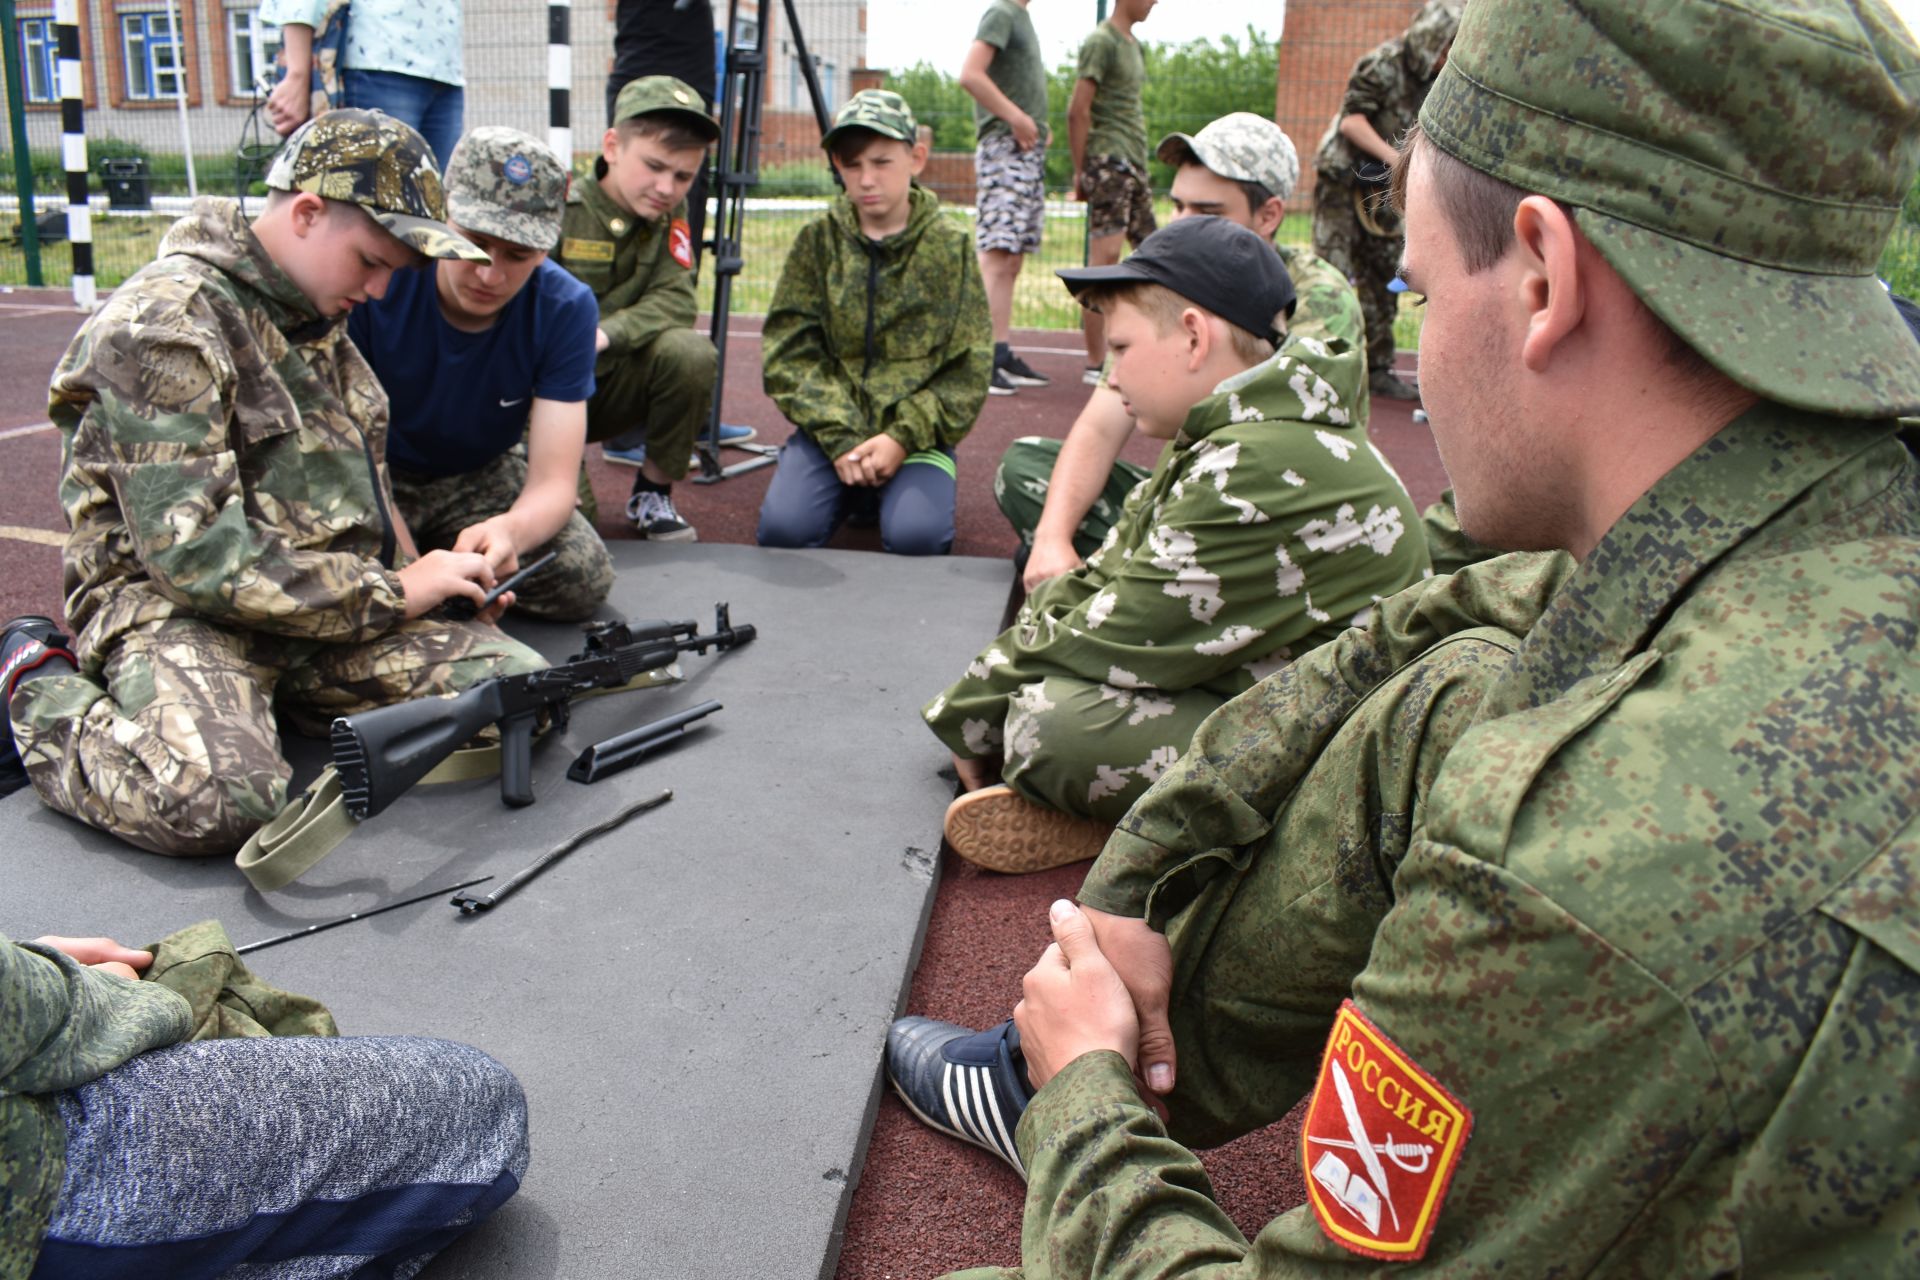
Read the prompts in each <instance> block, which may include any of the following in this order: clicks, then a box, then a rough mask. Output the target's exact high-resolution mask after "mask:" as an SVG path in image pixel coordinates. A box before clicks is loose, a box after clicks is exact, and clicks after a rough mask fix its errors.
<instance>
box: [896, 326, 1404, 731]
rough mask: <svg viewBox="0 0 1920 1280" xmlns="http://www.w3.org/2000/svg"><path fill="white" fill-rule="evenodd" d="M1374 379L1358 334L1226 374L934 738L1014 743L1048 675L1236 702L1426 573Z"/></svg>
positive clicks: (982, 660)
mask: <svg viewBox="0 0 1920 1280" xmlns="http://www.w3.org/2000/svg"><path fill="white" fill-rule="evenodd" d="M1348 296H1349V297H1351V296H1352V294H1351V290H1349V291H1348ZM1365 382H1366V369H1365V361H1364V357H1363V356H1362V354H1361V352H1360V350H1359V349H1358V348H1357V347H1355V346H1352V345H1350V344H1348V343H1346V342H1342V341H1337V340H1336V341H1334V342H1332V343H1322V342H1320V341H1318V340H1317V339H1313V338H1300V339H1297V340H1290V341H1289V342H1288V343H1287V344H1286V345H1285V346H1284V347H1283V349H1282V350H1281V351H1280V352H1278V353H1276V354H1275V355H1274V356H1273V357H1272V358H1271V359H1269V360H1267V361H1266V362H1265V363H1263V364H1260V365H1256V366H1255V367H1253V368H1252V369H1249V370H1247V371H1245V372H1244V373H1241V374H1238V375H1236V376H1234V377H1232V378H1229V379H1228V380H1227V381H1225V382H1223V383H1221V384H1220V386H1219V387H1218V388H1216V389H1215V391H1214V393H1213V394H1212V395H1210V396H1208V397H1207V398H1206V399H1204V400H1202V401H1200V403H1198V404H1197V405H1195V406H1194V407H1193V409H1192V410H1191V411H1189V413H1188V415H1187V420H1186V423H1185V424H1184V425H1183V426H1182V427H1181V429H1180V433H1179V434H1178V435H1177V436H1176V437H1175V438H1174V439H1173V440H1172V442H1171V443H1170V445H1169V447H1168V449H1167V450H1166V451H1165V452H1164V453H1163V454H1162V455H1161V457H1160V461H1159V463H1158V465H1156V466H1155V468H1154V470H1153V473H1152V474H1151V475H1150V476H1148V478H1147V479H1146V480H1144V481H1142V482H1141V483H1140V484H1139V485H1137V486H1135V488H1134V490H1133V492H1132V493H1130V494H1128V495H1127V501H1126V506H1125V508H1124V509H1123V510H1122V512H1121V515H1120V519H1119V520H1118V521H1117V522H1116V523H1115V525H1114V526H1113V528H1112V530H1110V531H1109V533H1108V535H1107V540H1106V541H1105V542H1104V543H1103V544H1102V545H1101V547H1100V549H1099V550H1098V551H1096V552H1094V553H1093V554H1092V555H1091V556H1089V557H1087V562H1086V563H1085V564H1084V565H1082V566H1081V567H1080V568H1078V569H1076V570H1074V571H1073V572H1071V573H1067V574H1062V575H1061V576H1060V577H1058V578H1054V579H1051V580H1049V581H1048V582H1046V583H1044V584H1042V585H1041V586H1040V587H1038V588H1036V589H1035V591H1034V592H1033V594H1032V595H1030V596H1028V597H1027V601H1026V603H1025V604H1024V605H1023V606H1022V608H1021V610H1020V615H1019V617H1018V619H1017V620H1016V621H1015V623H1014V625H1013V626H1012V627H1010V628H1009V629H1008V630H1006V631H1005V632H1002V633H1001V635H1000V636H999V638H998V639H996V640H995V641H994V642H993V643H992V644H990V645H988V646H987V647H986V649H984V650H983V651H982V652H981V654H980V656H979V657H978V658H977V659H975V660H974V662H973V664H972V665H971V666H969V667H968V668H967V673H966V674H965V675H964V676H963V677H961V679H960V680H959V681H958V682H956V683H955V684H953V685H952V686H950V687H949V688H948V689H947V690H946V692H944V693H942V694H941V695H940V696H939V697H937V698H935V699H934V700H933V701H932V702H931V703H929V704H928V705H927V707H926V709H925V711H924V712H923V713H922V714H923V715H924V717H925V719H926V721H927V724H928V726H929V727H930V728H932V730H933V732H934V734H935V735H936V736H937V737H939V739H940V740H941V741H942V742H944V743H946V745H947V747H948V748H949V749H950V750H952V751H953V752H954V753H955V754H956V755H959V756H962V757H977V756H987V755H995V754H998V752H999V749H1000V746H1001V740H1002V737H1001V735H1002V728H1003V725H1004V722H1005V720H1006V718H1007V709H1008V707H1007V704H1008V699H1009V698H1011V697H1012V696H1013V695H1014V694H1015V693H1016V692H1017V691H1018V690H1019V689H1020V688H1021V687H1022V686H1023V685H1027V684H1031V683H1033V682H1035V681H1037V680H1039V679H1042V678H1044V677H1047V676H1056V675H1067V676H1077V677H1080V678H1082V679H1085V680H1090V681H1096V682H1100V683H1103V684H1105V685H1109V686H1111V687H1112V688H1113V690H1114V696H1115V697H1116V698H1120V697H1126V696H1139V695H1137V694H1133V693H1131V692H1130V691H1135V690H1167V691H1176V690H1183V689H1194V688H1199V689H1205V690H1207V691H1209V692H1211V693H1214V694H1217V695H1218V696H1219V697H1220V698H1221V699H1222V700H1225V699H1226V698H1230V697H1232V696H1233V695H1234V694H1237V693H1239V692H1241V691H1242V690H1244V689H1247V688H1250V687H1251V686H1252V685H1253V683H1254V682H1255V681H1256V680H1258V679H1259V678H1260V677H1261V676H1263V675H1266V674H1267V673H1269V672H1271V671H1273V670H1274V669H1276V668H1277V667H1279V666H1282V665H1284V664H1285V663H1286V662H1287V661H1288V660H1289V659H1290V658H1291V657H1292V656H1293V655H1295V654H1299V653H1304V652H1306V651H1307V650H1308V649H1311V648H1313V647H1314V646H1316V645H1319V644H1321V643H1323V642H1324V641H1326V640H1329V639H1332V638H1333V637H1334V636H1335V635H1338V634H1339V633H1340V631H1341V630H1342V629H1344V628H1346V627H1348V626H1350V625H1353V624H1355V623H1360V622H1364V621H1366V618H1367V614H1368V611H1369V610H1370V609H1371V608H1372V606H1373V603H1374V601H1376V600H1378V599H1379V598H1381V597H1382V596H1387V595H1391V594H1393V593H1394V592H1396V591H1398V590H1400V589H1401V588H1402V587H1405V586H1407V585H1408V584H1410V583H1412V582H1415V581H1417V580H1418V579H1419V578H1420V576H1421V575H1422V574H1423V573H1425V572H1426V570H1427V550H1426V544H1425V541H1424V540H1423V539H1422V538H1421V536H1420V527H1419V526H1420V519H1419V514H1418V512H1417V511H1416V510H1415V509H1414V506H1413V501H1412V499H1411V498H1409V497H1408V496H1407V492H1406V490H1405V489H1404V488H1403V487H1402V486H1401V484H1400V480H1399V478H1398V477H1397V476H1395V475H1394V473H1393V471H1392V469H1391V468H1389V467H1388V466H1387V464H1386V460H1385V459H1384V458H1382V457H1381V456H1380V454H1379V453H1378V452H1377V451H1376V450H1375V449H1374V448H1373V446H1372V445H1371V444H1369V443H1368V442H1367V435H1366V423H1365V421H1364V420H1356V419H1355V417H1354V416H1353V414H1352V413H1351V412H1350V411H1349V409H1348V406H1349V405H1351V404H1352V403H1353V402H1354V399H1355V397H1356V395H1357V394H1358V390H1359V388H1360V387H1362V386H1363V385H1364V384H1365Z"/></svg>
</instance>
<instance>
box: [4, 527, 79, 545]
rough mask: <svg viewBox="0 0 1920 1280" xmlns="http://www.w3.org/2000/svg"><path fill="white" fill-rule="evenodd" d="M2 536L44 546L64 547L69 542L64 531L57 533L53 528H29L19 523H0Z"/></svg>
mask: <svg viewBox="0 0 1920 1280" xmlns="http://www.w3.org/2000/svg"><path fill="white" fill-rule="evenodd" d="M0 538H11V539H13V540H14V541H15V542H36V543H39V544H40V545H41V546H43V547H64V546H65V545H66V544H67V535H66V534H64V533H55V532H54V531H53V530H51V529H29V528H27V527H26V526H25V525H19V524H0Z"/></svg>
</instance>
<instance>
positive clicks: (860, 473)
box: [833, 431, 907, 488]
mask: <svg viewBox="0 0 1920 1280" xmlns="http://www.w3.org/2000/svg"><path fill="white" fill-rule="evenodd" d="M906 460H907V450H906V446H905V445H903V444H901V443H900V442H899V441H898V440H895V439H894V438H893V437H892V436H890V435H888V434H887V433H886V432H884V431H882V432H881V433H880V434H879V435H877V436H871V437H869V438H868V439H865V440H862V441H861V442H860V443H859V444H857V445H855V446H853V448H851V449H849V450H847V451H846V452H845V453H843V454H841V455H840V456H839V457H837V458H835V459H834V460H833V470H834V474H835V475H837V476H839V477H840V483H841V484H851V485H861V486H865V487H868V488H873V487H877V486H879V485H883V484H885V483H886V482H887V481H889V480H891V479H893V477H894V473H896V472H897V471H899V470H900V466H901V464H902V463H904V462H905V461H906Z"/></svg>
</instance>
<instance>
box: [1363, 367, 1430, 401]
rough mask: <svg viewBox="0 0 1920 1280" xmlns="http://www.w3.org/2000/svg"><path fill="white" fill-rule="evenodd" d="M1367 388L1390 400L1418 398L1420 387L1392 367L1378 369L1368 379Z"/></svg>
mask: <svg viewBox="0 0 1920 1280" xmlns="http://www.w3.org/2000/svg"><path fill="white" fill-rule="evenodd" d="M1367 389H1368V390H1369V391H1371V392H1373V394H1375V395H1376V396H1382V397H1384V398H1386V399H1388V400H1418V399H1419V398H1420V388H1418V387H1416V386H1414V385H1413V384H1412V383H1411V382H1408V381H1407V380H1406V379H1405V378H1402V377H1401V376H1400V375H1399V374H1397V373H1394V372H1393V371H1392V370H1391V369H1376V370H1375V371H1374V372H1373V375H1372V376H1371V377H1369V378H1368V379H1367Z"/></svg>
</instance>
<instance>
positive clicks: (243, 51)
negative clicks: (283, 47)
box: [227, 9, 280, 98]
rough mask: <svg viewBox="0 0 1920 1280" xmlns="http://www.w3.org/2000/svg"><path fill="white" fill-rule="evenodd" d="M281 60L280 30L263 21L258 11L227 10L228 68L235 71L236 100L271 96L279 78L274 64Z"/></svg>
mask: <svg viewBox="0 0 1920 1280" xmlns="http://www.w3.org/2000/svg"><path fill="white" fill-rule="evenodd" d="M279 56H280V28H279V27H278V26H276V25H274V24H273V23H271V22H265V21H262V20H261V17H260V14H259V11H258V10H255V9H229V10H227V66H228V67H230V68H232V71H233V79H232V81H231V83H232V85H233V92H234V94H235V96H237V97H241V98H246V97H250V96H252V95H253V94H254V93H255V92H256V91H257V92H258V93H259V94H260V95H261V96H265V95H266V94H268V93H271V92H272V91H273V84H274V81H275V80H276V79H277V78H278V77H277V73H276V72H275V69H274V65H273V60H274V59H275V58H277V57H279Z"/></svg>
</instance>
